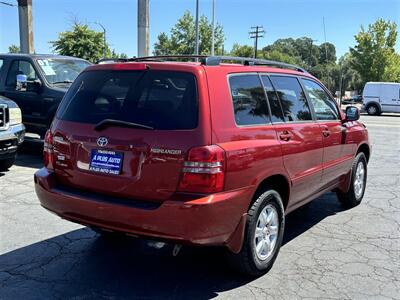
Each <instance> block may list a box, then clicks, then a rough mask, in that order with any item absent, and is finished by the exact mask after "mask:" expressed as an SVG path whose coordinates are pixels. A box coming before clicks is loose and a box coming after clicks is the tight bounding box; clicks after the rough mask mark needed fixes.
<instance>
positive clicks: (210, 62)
mask: <svg viewBox="0 0 400 300" xmlns="http://www.w3.org/2000/svg"><path fill="white" fill-rule="evenodd" d="M223 61H232V62H233V61H236V62H240V63H243V64H244V65H245V66H272V67H278V68H285V69H293V70H296V71H299V72H303V73H308V72H307V71H306V70H305V69H303V68H302V67H299V66H296V65H291V64H288V63H283V62H280V61H274V60H266V59H257V58H248V57H237V56H209V57H207V58H206V59H205V65H207V66H218V65H219V64H221V63H222V62H223Z"/></svg>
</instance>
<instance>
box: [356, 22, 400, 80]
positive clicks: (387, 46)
mask: <svg viewBox="0 0 400 300" xmlns="http://www.w3.org/2000/svg"><path fill="white" fill-rule="evenodd" d="M355 39H356V46H355V47H354V48H350V53H351V55H352V57H353V60H352V65H353V67H354V69H355V70H357V71H358V72H359V74H360V75H361V78H362V80H363V82H364V83H365V82H367V81H395V80H400V78H399V73H400V64H399V58H398V57H399V54H397V53H396V52H395V48H394V47H395V45H396V39H397V25H396V23H394V22H390V21H385V20H383V19H379V20H377V21H376V22H375V23H373V24H370V25H369V26H368V30H365V29H364V27H361V31H360V32H359V33H358V34H357V35H356V36H355ZM396 74H397V75H396Z"/></svg>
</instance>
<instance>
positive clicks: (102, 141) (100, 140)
mask: <svg viewBox="0 0 400 300" xmlns="http://www.w3.org/2000/svg"><path fill="white" fill-rule="evenodd" d="M107 144H108V139H107V138H106V137H104V136H101V137H99V138H98V139H97V145H99V146H100V147H105V146H107Z"/></svg>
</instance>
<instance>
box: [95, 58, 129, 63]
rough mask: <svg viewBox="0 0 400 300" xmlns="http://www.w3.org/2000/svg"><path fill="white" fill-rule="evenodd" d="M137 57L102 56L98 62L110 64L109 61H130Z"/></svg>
mask: <svg viewBox="0 0 400 300" xmlns="http://www.w3.org/2000/svg"><path fill="white" fill-rule="evenodd" d="M135 59H136V58H135V57H132V58H114V57H110V58H102V59H99V60H98V61H97V62H96V64H108V63H119V62H128V61H134V60H135Z"/></svg>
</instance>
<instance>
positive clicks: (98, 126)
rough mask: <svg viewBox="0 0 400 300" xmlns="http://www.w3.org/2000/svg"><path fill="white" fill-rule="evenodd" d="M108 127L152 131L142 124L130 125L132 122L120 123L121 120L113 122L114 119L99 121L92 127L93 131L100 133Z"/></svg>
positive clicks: (151, 128) (149, 127)
mask: <svg viewBox="0 0 400 300" xmlns="http://www.w3.org/2000/svg"><path fill="white" fill-rule="evenodd" d="M109 126H117V127H130V128H141V129H147V130H154V128H153V127H151V126H147V125H143V124H138V123H132V122H126V121H121V120H114V119H104V120H103V121H100V122H99V123H97V124H96V125H95V126H94V130H97V131H101V130H103V129H104V128H106V127H109Z"/></svg>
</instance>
